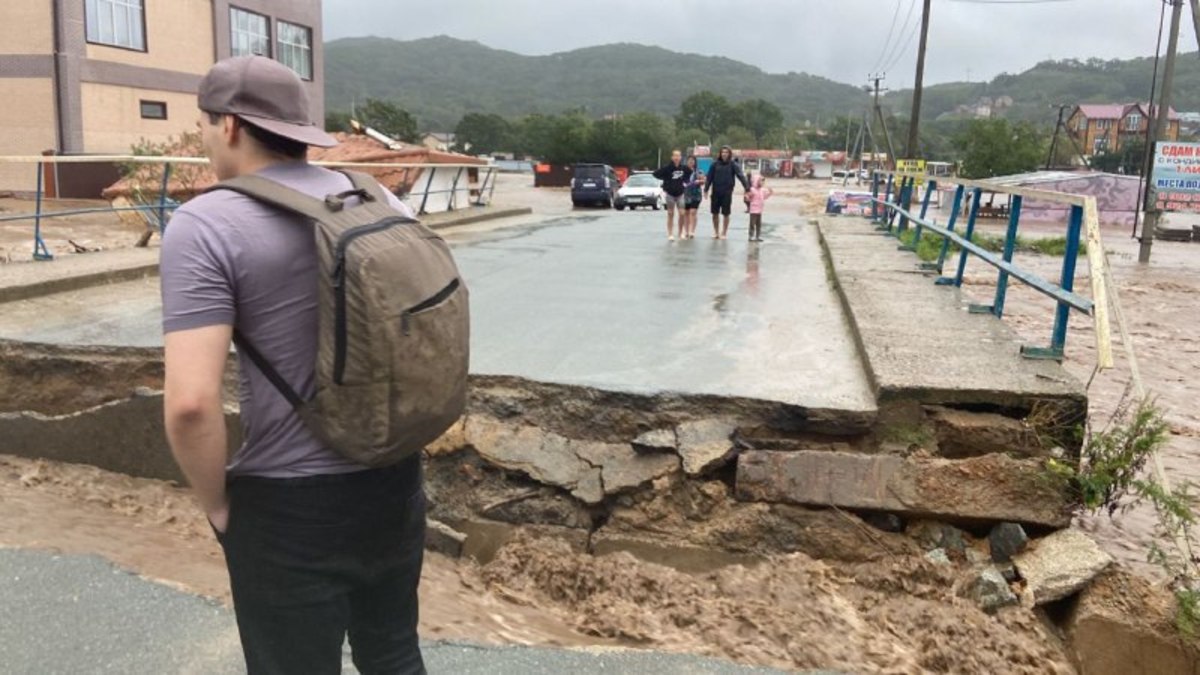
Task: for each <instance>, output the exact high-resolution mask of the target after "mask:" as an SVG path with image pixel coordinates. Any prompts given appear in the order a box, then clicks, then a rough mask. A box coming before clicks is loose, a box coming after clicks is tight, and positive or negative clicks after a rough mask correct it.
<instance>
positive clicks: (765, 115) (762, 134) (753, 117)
mask: <svg viewBox="0 0 1200 675" xmlns="http://www.w3.org/2000/svg"><path fill="white" fill-rule="evenodd" d="M729 115H730V118H729V121H730V122H731V123H733V124H737V125H738V126H741V127H745V128H746V130H748V131H749V132H750V133H751V134H752V135H753V136H754V147H755V148H761V147H762V146H763V141H764V140H766V138H767V135H768V134H774V133H777V132H778V131H779V130H780V129H782V128H783V111H782V110H780V109H779V106H777V105H775V104H774V103H771V102H770V101H767V100H764V99H761V98H752V99H750V100H748V101H742V102H741V103H738V104H737V105H735V106H733V108H732V109H731V110H730V113H729Z"/></svg>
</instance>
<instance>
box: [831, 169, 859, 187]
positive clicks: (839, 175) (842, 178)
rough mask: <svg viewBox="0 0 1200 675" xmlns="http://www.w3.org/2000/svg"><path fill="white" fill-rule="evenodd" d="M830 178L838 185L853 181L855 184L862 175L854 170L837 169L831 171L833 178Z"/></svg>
mask: <svg viewBox="0 0 1200 675" xmlns="http://www.w3.org/2000/svg"><path fill="white" fill-rule="evenodd" d="M831 180H832V181H833V182H834V183H837V184H838V185H846V184H848V183H854V184H856V185H857V184H858V182H859V181H860V180H862V176H861V175H860V174H859V173H858V172H857V171H854V170H850V171H843V170H841V169H838V170H836V171H834V172H833V178H832V179H831Z"/></svg>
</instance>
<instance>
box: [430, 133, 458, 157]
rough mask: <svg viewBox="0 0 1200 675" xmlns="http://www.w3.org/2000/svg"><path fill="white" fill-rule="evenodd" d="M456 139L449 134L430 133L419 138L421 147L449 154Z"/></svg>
mask: <svg viewBox="0 0 1200 675" xmlns="http://www.w3.org/2000/svg"><path fill="white" fill-rule="evenodd" d="M457 141H458V139H457V138H456V137H455V136H454V134H453V133H450V132H442V131H431V132H429V133H427V134H425V135H424V136H422V137H421V145H423V146H425V147H426V148H428V149H430V150H436V151H438V152H450V151H451V149H452V148H453V147H454V144H455V143H456V142H457Z"/></svg>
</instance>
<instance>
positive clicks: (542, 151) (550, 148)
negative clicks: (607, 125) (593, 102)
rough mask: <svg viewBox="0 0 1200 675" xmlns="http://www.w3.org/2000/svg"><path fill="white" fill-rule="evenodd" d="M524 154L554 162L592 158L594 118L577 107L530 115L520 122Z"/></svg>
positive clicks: (569, 162)
mask: <svg viewBox="0 0 1200 675" xmlns="http://www.w3.org/2000/svg"><path fill="white" fill-rule="evenodd" d="M519 126H520V142H519V147H520V148H521V152H522V154H524V155H526V156H529V157H536V158H538V159H541V160H543V161H546V162H550V163H552V164H572V163H574V162H580V161H586V160H589V159H591V158H590V157H589V154H590V153H591V147H590V146H591V140H592V139H591V128H592V121H591V120H589V119H588V118H587V117H585V116H584V115H583V113H582V112H579V111H575V112H569V113H566V114H563V115H541V114H534V115H528V116H527V117H525V118H524V119H523V120H521V123H520V125H519Z"/></svg>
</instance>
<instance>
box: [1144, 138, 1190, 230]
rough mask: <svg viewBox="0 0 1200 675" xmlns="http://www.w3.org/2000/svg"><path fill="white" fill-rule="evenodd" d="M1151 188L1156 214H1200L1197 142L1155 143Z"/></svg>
mask: <svg viewBox="0 0 1200 675" xmlns="http://www.w3.org/2000/svg"><path fill="white" fill-rule="evenodd" d="M1150 189H1151V193H1150V194H1151V197H1152V200H1153V204H1154V206H1155V208H1157V209H1158V210H1159V211H1184V212H1188V213H1200V143H1175V142H1163V143H1158V144H1156V145H1155V146H1154V169H1153V170H1152V171H1151V173H1150Z"/></svg>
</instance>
